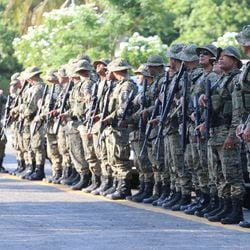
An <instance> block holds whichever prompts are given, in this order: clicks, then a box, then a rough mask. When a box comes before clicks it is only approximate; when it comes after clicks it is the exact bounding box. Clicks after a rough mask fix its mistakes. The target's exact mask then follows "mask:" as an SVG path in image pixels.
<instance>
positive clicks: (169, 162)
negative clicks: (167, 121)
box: [164, 135, 181, 192]
mask: <svg viewBox="0 0 250 250" xmlns="http://www.w3.org/2000/svg"><path fill="white" fill-rule="evenodd" d="M170 148H171V144H170V141H169V137H168V136H167V135H165V136H164V164H165V169H168V171H169V176H170V189H171V190H176V191H177V192H180V191H181V185H180V179H179V177H178V175H177V172H176V169H175V168H174V163H173V159H172V157H171V151H170Z"/></svg>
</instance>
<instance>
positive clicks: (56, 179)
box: [52, 169, 62, 184]
mask: <svg viewBox="0 0 250 250" xmlns="http://www.w3.org/2000/svg"><path fill="white" fill-rule="evenodd" d="M61 178H62V170H61V169H58V170H56V171H55V174H54V176H53V178H52V183H53V184H59V183H60V179H61Z"/></svg>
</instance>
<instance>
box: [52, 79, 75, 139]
mask: <svg viewBox="0 0 250 250" xmlns="http://www.w3.org/2000/svg"><path fill="white" fill-rule="evenodd" d="M72 87H73V81H71V80H70V81H69V82H68V84H67V87H66V89H65V92H64V95H63V99H62V103H61V106H60V111H59V115H58V118H57V120H56V122H55V127H54V133H55V134H56V135H57V134H58V130H59V127H60V124H61V121H62V118H61V115H62V114H63V112H64V110H65V107H66V102H67V100H68V97H69V91H70V90H71V88H72Z"/></svg>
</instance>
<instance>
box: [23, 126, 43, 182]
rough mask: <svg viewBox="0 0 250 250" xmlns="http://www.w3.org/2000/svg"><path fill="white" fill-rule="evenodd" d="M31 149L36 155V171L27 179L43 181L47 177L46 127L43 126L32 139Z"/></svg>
mask: <svg viewBox="0 0 250 250" xmlns="http://www.w3.org/2000/svg"><path fill="white" fill-rule="evenodd" d="M31 149H32V151H33V152H34V155H35V162H36V166H35V171H34V173H32V174H31V175H29V176H28V177H27V179H28V180H42V179H43V178H44V177H45V172H44V163H45V133H44V127H43V126H41V127H40V129H39V130H38V131H37V132H36V134H35V135H34V136H32V138H31Z"/></svg>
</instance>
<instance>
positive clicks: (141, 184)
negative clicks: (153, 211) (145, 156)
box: [126, 181, 145, 201]
mask: <svg viewBox="0 0 250 250" xmlns="http://www.w3.org/2000/svg"><path fill="white" fill-rule="evenodd" d="M144 188H145V182H144V181H140V185H139V190H138V192H136V193H135V194H134V195H131V196H127V197H126V200H129V201H131V200H132V199H133V198H135V197H136V196H138V195H141V194H142V193H143V191H144Z"/></svg>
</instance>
